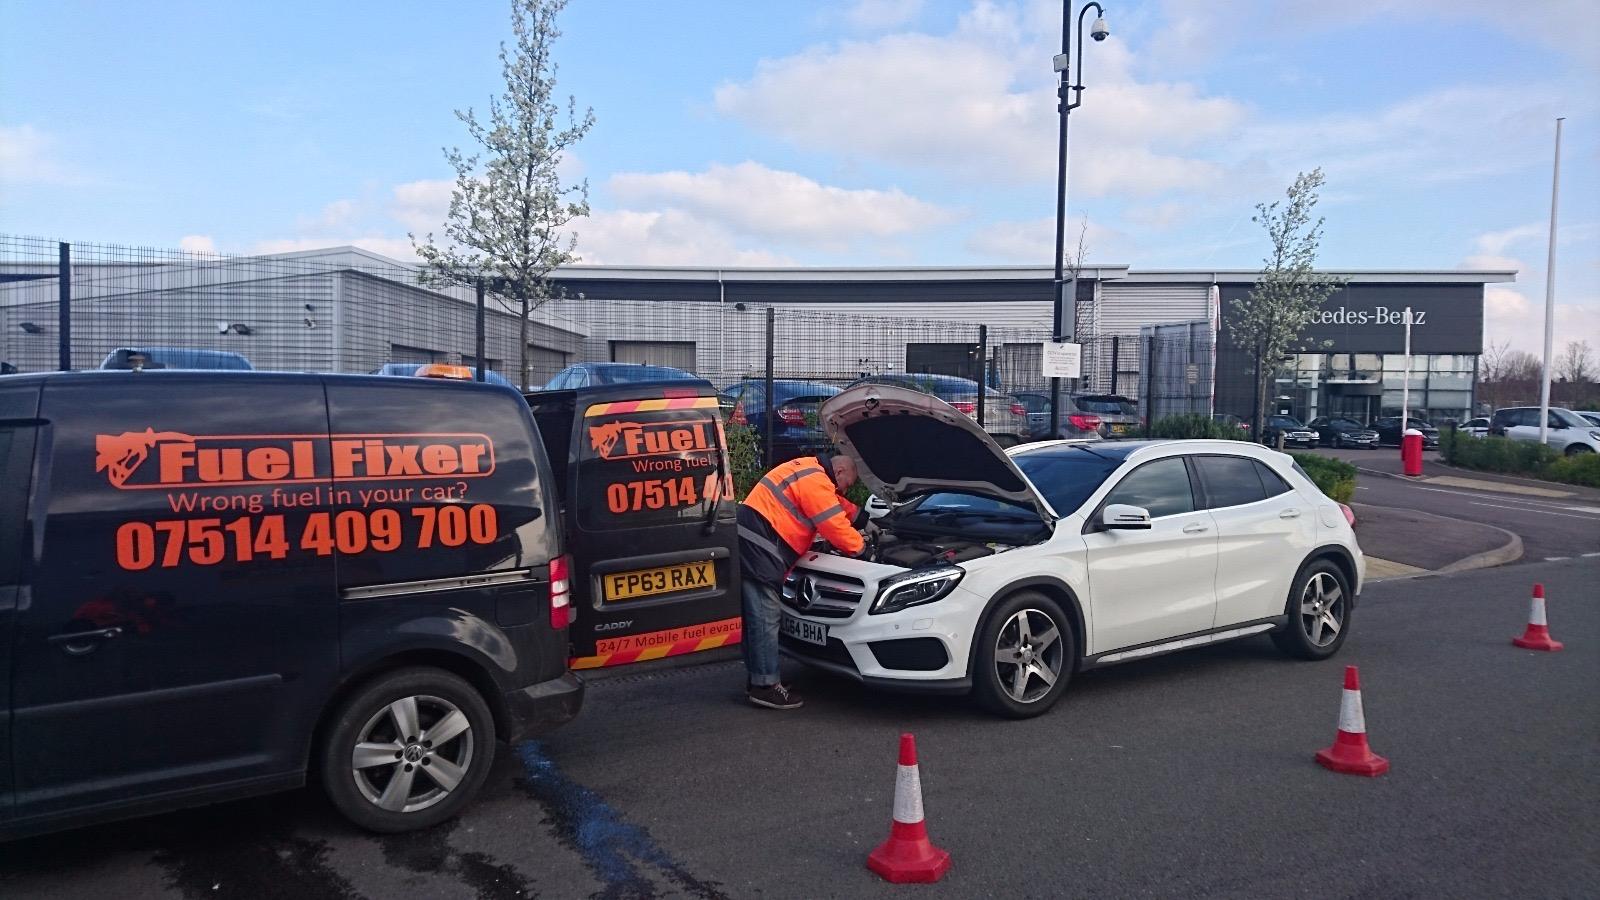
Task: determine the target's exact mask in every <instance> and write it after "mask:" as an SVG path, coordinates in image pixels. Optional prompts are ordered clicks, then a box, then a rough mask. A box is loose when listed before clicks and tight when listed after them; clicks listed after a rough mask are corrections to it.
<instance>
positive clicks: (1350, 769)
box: [1317, 666, 1389, 775]
mask: <svg viewBox="0 0 1600 900" xmlns="http://www.w3.org/2000/svg"><path fill="white" fill-rule="evenodd" d="M1317 762H1319V763H1321V764H1322V765H1323V767H1324V768H1327V769H1332V770H1333V771H1335V772H1343V773H1345V774H1346V775H1382V774H1383V773H1385V772H1387V771H1389V761H1388V760H1387V759H1384V758H1383V757H1381V756H1379V755H1377V754H1376V753H1373V752H1372V748H1371V747H1369V746H1367V718H1366V716H1364V715H1362V713H1361V676H1360V674H1359V673H1358V672H1357V671H1356V667H1355V666H1345V667H1344V699H1342V700H1340V701H1339V733H1338V735H1336V736H1335V737H1334V739H1333V746H1332V747H1329V748H1327V749H1326V750H1318V751H1317Z"/></svg>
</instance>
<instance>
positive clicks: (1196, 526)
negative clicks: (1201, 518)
mask: <svg viewBox="0 0 1600 900" xmlns="http://www.w3.org/2000/svg"><path fill="white" fill-rule="evenodd" d="M1210 530H1211V527H1210V526H1209V525H1201V524H1200V523H1199V522H1190V523H1189V524H1188V525H1185V526H1183V533H1184V534H1199V533H1201V532H1203V531H1210Z"/></svg>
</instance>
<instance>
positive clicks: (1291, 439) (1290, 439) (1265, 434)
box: [1261, 416, 1319, 447]
mask: <svg viewBox="0 0 1600 900" xmlns="http://www.w3.org/2000/svg"><path fill="white" fill-rule="evenodd" d="M1280 434H1281V435H1283V443H1284V446H1286V447H1315V446H1316V445H1317V441H1318V440H1319V438H1318V437H1317V433H1316V432H1315V431H1313V430H1311V429H1310V428H1307V427H1306V426H1305V424H1304V423H1303V422H1301V421H1300V420H1299V419H1296V418H1295V417H1294V416H1267V421H1266V424H1265V425H1263V426H1262V428H1261V443H1263V444H1266V445H1267V446H1269V447H1276V446H1277V445H1278V435H1280Z"/></svg>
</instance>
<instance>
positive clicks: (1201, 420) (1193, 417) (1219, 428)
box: [1150, 413, 1249, 441]
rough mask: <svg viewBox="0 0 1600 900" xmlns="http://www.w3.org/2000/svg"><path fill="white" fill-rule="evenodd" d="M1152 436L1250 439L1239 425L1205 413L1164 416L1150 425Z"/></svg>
mask: <svg viewBox="0 0 1600 900" xmlns="http://www.w3.org/2000/svg"><path fill="white" fill-rule="evenodd" d="M1150 436H1151V437H1158V438H1175V439H1180V440H1185V439H1195V438H1212V439H1216V440H1225V441H1243V440H1249V438H1248V437H1247V436H1246V435H1245V433H1244V432H1243V431H1241V430H1240V429H1239V428H1238V427H1236V426H1233V425H1228V424H1226V423H1223V422H1218V421H1217V420H1215V419H1213V418H1211V417H1210V416H1208V415H1205V414H1203V413H1183V414H1181V415H1176V416H1162V417H1161V418H1159V419H1157V420H1156V421H1155V423H1154V424H1153V425H1152V426H1151V427H1150Z"/></svg>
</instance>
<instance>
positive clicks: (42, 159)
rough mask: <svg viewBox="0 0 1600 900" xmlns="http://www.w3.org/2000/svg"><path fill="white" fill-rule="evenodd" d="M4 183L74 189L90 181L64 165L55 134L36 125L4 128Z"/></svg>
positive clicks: (0, 146)
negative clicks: (70, 187) (47, 132)
mask: <svg viewBox="0 0 1600 900" xmlns="http://www.w3.org/2000/svg"><path fill="white" fill-rule="evenodd" d="M0 181H3V182H7V183H11V184H45V185H58V186H71V185H80V184H84V183H86V182H87V181H88V179H87V178H85V177H84V175H83V174H82V173H81V172H76V171H74V170H73V169H72V168H71V167H70V166H67V165H64V164H62V162H61V151H60V149H59V147H58V146H57V141H56V140H55V138H54V137H52V136H51V135H49V134H46V133H45V132H43V131H40V130H39V129H37V128H35V127H33V126H32V125H0Z"/></svg>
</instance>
